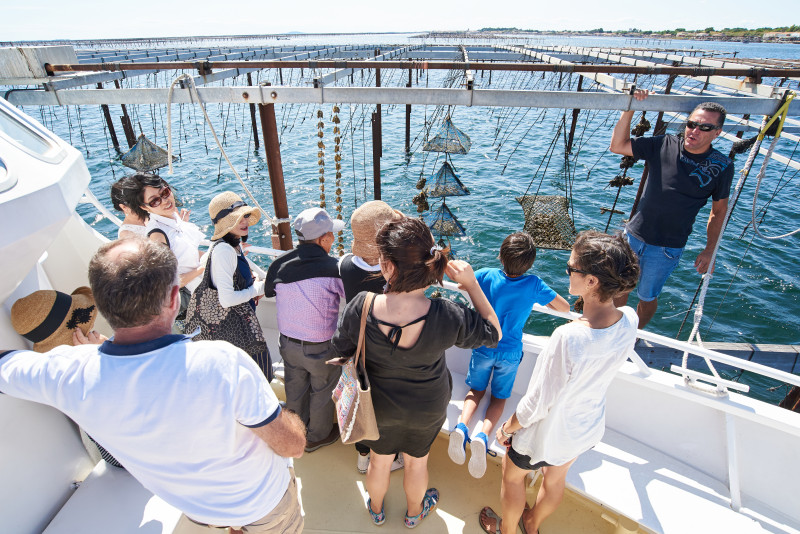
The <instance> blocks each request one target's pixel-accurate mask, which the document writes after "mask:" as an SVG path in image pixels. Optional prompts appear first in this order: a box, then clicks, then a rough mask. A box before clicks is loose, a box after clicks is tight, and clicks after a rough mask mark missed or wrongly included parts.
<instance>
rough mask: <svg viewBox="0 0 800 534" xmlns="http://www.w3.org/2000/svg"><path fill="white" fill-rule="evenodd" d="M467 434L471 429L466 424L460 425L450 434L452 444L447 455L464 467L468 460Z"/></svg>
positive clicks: (448, 447)
mask: <svg viewBox="0 0 800 534" xmlns="http://www.w3.org/2000/svg"><path fill="white" fill-rule="evenodd" d="M467 434H469V429H468V428H467V425H465V424H464V423H458V424H457V425H456V427H455V428H454V429H453V431H452V432H450V444H449V445H448V446H447V454H449V455H450V459H451V460H453V462H455V463H457V464H458V465H462V464H463V463H464V462H465V461H466V459H467Z"/></svg>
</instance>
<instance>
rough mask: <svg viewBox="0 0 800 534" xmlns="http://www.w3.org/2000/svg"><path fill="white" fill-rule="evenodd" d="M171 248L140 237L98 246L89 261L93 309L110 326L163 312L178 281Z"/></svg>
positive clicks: (147, 320) (141, 320)
mask: <svg viewBox="0 0 800 534" xmlns="http://www.w3.org/2000/svg"><path fill="white" fill-rule="evenodd" d="M177 272H178V261H177V260H176V259H175V255H174V254H173V253H172V251H171V250H170V249H169V248H168V247H165V246H164V245H161V244H159V243H154V242H152V241H148V240H147V239H144V238H142V237H132V238H128V239H121V240H119V241H112V242H111V243H106V244H105V245H103V246H101V247H100V248H99V249H98V250H97V252H96V253H95V255H94V256H93V257H92V260H91V261H90V262H89V285H90V286H91V287H92V293H93V294H94V300H95V303H96V304H97V309H98V310H99V311H100V313H101V314H103V317H105V318H106V320H107V321H108V324H109V325H111V328H113V329H114V330H117V329H120V328H133V327H136V326H143V325H146V324H148V323H150V322H151V321H152V320H153V319H155V318H156V317H157V316H159V315H161V314H162V313H164V304H165V302H168V299H169V296H170V292H171V290H172V288H173V287H174V286H175V285H177V284H178V275H177Z"/></svg>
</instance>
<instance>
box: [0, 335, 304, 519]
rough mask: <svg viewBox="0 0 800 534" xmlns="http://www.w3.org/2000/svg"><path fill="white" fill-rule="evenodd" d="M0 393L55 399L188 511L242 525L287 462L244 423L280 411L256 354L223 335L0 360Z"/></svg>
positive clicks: (258, 513) (275, 493)
mask: <svg viewBox="0 0 800 534" xmlns="http://www.w3.org/2000/svg"><path fill="white" fill-rule="evenodd" d="M0 392H2V393H7V394H9V395H12V396H14V397H18V398H21V399H26V400H31V401H34V402H39V403H42V404H47V405H50V406H53V407H55V408H57V409H59V410H61V411H62V412H64V413H65V414H66V415H67V416H69V417H70V418H72V419H73V420H74V421H75V422H76V423H78V425H80V426H81V427H82V428H83V429H84V430H85V431H86V432H87V433H88V434H89V435H91V436H92V437H93V438H94V439H96V440H97V441H98V442H99V443H101V444H102V445H103V447H105V448H106V449H107V450H108V451H109V452H110V453H111V454H113V455H114V456H115V457H116V458H117V459H118V460H119V461H120V463H121V464H122V465H124V466H125V468H126V469H127V470H128V471H129V472H130V473H131V474H132V475H133V476H134V477H135V478H136V479H137V480H138V481H139V482H141V484H142V485H143V486H144V487H145V488H147V489H148V490H150V491H152V492H153V493H154V494H156V495H158V496H159V497H161V498H162V499H164V500H165V501H166V502H168V503H169V504H171V505H172V506H174V507H176V508H177V509H179V510H181V511H182V512H184V513H185V514H186V515H187V516H189V517H190V518H192V519H194V520H196V521H200V522H203V523H208V524H212V525H236V526H238V525H246V524H248V523H252V522H253V521H255V520H257V519H260V518H262V517H264V516H265V515H267V514H268V513H270V512H271V511H272V509H273V508H275V506H276V505H277V504H278V502H279V501H280V500H281V498H282V497H283V495H284V494H285V492H286V489H287V487H288V485H289V480H290V474H289V467H290V466H291V460H290V459H288V458H284V457H281V456H278V455H277V454H275V453H274V452H273V451H272V449H271V448H270V447H269V446H268V445H267V444H266V442H264V441H263V440H262V439H261V438H259V437H258V436H257V435H256V434H255V432H253V431H252V430H251V429H250V428H248V427H251V428H252V427H260V426H263V425H266V424H268V423H270V422H271V421H273V420H274V419H275V418H276V417H278V415H279V414H280V411H281V408H280V405H279V404H278V399H277V397H276V396H275V394H274V393H273V391H272V389H271V388H270V386H269V384H267V381H266V379H265V378H264V374H263V373H262V371H261V370H260V369H259V368H258V366H257V365H256V363H255V362H254V361H253V359H252V358H251V357H250V356H248V355H247V354H246V353H244V352H243V351H241V350H239V349H237V348H236V347H234V346H233V345H231V344H229V343H227V342H224V341H198V342H191V338H190V337H189V336H181V335H174V334H171V335H167V336H163V337H160V338H158V339H155V340H152V341H149V342H146V343H140V344H135V345H114V344H113V343H111V342H106V343H104V344H103V345H99V346H98V345H81V346H78V347H68V346H61V347H57V348H55V349H53V350H51V351H50V352H48V353H44V354H40V353H36V352H30V351H16V352H11V353H8V354H7V355H5V356H2V357H0Z"/></svg>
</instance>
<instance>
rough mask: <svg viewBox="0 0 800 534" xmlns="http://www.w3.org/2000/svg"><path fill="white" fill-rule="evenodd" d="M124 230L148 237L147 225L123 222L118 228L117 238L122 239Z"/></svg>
mask: <svg viewBox="0 0 800 534" xmlns="http://www.w3.org/2000/svg"><path fill="white" fill-rule="evenodd" d="M122 232H131V233H132V234H136V235H140V236H142V237H147V232H148V229H147V226H145V225H143V224H127V223H123V224H121V225H120V227H119V228H118V229H117V239H122V235H121V234H122Z"/></svg>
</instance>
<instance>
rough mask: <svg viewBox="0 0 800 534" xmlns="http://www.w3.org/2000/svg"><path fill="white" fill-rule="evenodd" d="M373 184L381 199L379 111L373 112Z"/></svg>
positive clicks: (375, 193)
mask: <svg viewBox="0 0 800 534" xmlns="http://www.w3.org/2000/svg"><path fill="white" fill-rule="evenodd" d="M371 122H372V185H373V189H374V197H375V200H380V199H381V155H380V146H381V126H380V122H379V121H378V114H377V112H375V113H373V114H372V121H371Z"/></svg>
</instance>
